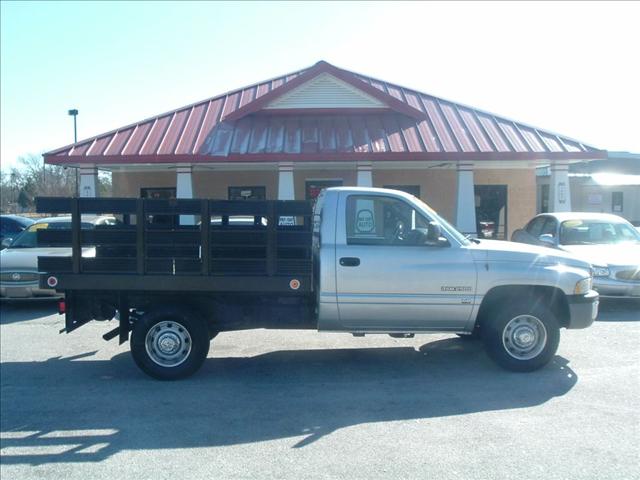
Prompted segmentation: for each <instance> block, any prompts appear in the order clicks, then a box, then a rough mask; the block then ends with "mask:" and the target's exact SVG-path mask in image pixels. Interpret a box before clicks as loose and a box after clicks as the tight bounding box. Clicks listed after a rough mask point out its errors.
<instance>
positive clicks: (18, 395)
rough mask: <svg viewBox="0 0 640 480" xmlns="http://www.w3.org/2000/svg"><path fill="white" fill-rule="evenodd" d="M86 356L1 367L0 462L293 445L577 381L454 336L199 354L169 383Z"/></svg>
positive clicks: (536, 400) (535, 396)
mask: <svg viewBox="0 0 640 480" xmlns="http://www.w3.org/2000/svg"><path fill="white" fill-rule="evenodd" d="M214 346H215V342H214ZM92 354H93V352H87V353H86V354H84V355H79V356H76V357H72V358H52V359H50V360H49V361H46V362H29V363H19V362H18V363H11V362H9V363H3V364H2V367H1V368H2V398H1V407H2V418H1V426H0V432H1V437H0V438H1V446H2V456H1V458H0V461H1V463H3V464H30V465H41V464H46V463H57V462H98V461H101V460H103V459H105V458H107V457H110V456H111V455H113V454H115V453H118V452H121V451H127V450H141V449H144V450H156V449H168V448H195V447H210V446H224V445H236V444H244V443H250V442H260V441H268V440H275V439H284V438H287V439H291V447H292V448H304V447H305V446H307V445H309V444H310V443H312V442H314V441H318V440H319V439H321V438H322V437H324V436H326V435H329V434H330V433H331V432H335V431H337V430H339V429H342V428H345V427H349V426H354V425H358V424H362V423H371V422H390V421H398V420H409V419H422V420H423V419H430V418H438V417H445V416H452V415H465V414H468V413H477V412H487V411H496V410H506V409H517V408H527V407H533V406H536V405H541V404H543V403H545V402H547V401H549V400H550V399H552V398H554V397H558V396H562V395H564V394H566V393H567V392H568V391H569V390H571V388H572V387H573V386H574V385H575V384H576V382H577V377H576V374H575V373H574V372H573V371H572V370H571V368H570V367H569V366H568V362H567V360H565V359H564V358H562V357H560V356H557V357H555V358H554V360H553V361H552V362H551V363H550V365H549V366H548V367H547V368H545V369H543V370H541V371H538V372H534V373H529V374H515V373H509V372H505V371H503V370H501V369H499V368H498V367H496V366H494V365H493V363H491V362H490V361H489V360H488V359H487V358H486V356H485V354H484V352H483V351H482V347H481V345H479V344H478V342H473V341H463V340H460V339H457V338H449V339H444V340H439V341H435V342H431V343H427V344H425V345H424V346H422V347H421V348H420V349H414V348H412V347H399V348H364V349H331V350H295V351H274V352H270V353H266V354H263V355H258V356H255V357H248V358H209V359H208V360H207V361H206V363H205V365H204V367H203V368H202V370H201V371H200V372H199V373H198V374H197V375H196V376H194V377H193V378H190V379H188V380H184V381H180V382H158V381H154V380H151V379H148V378H147V377H145V376H144V375H143V374H142V373H140V372H138V370H137V369H136V368H135V367H134V366H133V364H132V363H133V362H132V360H131V359H130V356H129V354H128V353H121V354H118V355H116V356H115V357H114V358H113V359H111V360H107V361H103V360H95V359H92V358H91V357H92ZM425 441H428V439H426V438H425Z"/></svg>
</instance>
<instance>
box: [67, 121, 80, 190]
mask: <svg viewBox="0 0 640 480" xmlns="http://www.w3.org/2000/svg"><path fill="white" fill-rule="evenodd" d="M67 113H68V114H69V115H71V116H72V117H73V143H78V124H77V122H76V119H77V117H78V109H77V108H73V109H71V110H69V111H68V112H67ZM78 196H79V187H78V167H76V197H78Z"/></svg>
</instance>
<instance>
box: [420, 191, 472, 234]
mask: <svg viewBox="0 0 640 480" xmlns="http://www.w3.org/2000/svg"><path fill="white" fill-rule="evenodd" d="M413 201H414V202H416V203H419V204H420V206H421V207H422V208H423V209H424V210H426V212H427V214H428V215H429V216H430V217H431V218H432V219H433V220H434V221H436V222H438V223H439V224H440V226H441V227H442V229H443V230H444V231H446V232H447V233H448V234H449V235H451V236H452V237H453V238H455V239H456V240H457V241H458V242H460V243H461V244H462V245H469V243H470V242H469V240H468V239H467V238H466V237H465V236H464V235H463V234H461V233H460V232H459V231H458V230H457V229H456V227H454V226H453V225H451V224H450V223H449V222H447V221H446V220H445V219H444V218H442V217H441V216H440V215H438V213H437V212H436V211H435V210H434V209H432V208H431V207H430V206H429V205H427V204H426V203H424V202H423V201H422V200H420V199H419V198H417V197H414V200H413Z"/></svg>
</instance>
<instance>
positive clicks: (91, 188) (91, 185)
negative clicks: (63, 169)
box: [78, 165, 98, 197]
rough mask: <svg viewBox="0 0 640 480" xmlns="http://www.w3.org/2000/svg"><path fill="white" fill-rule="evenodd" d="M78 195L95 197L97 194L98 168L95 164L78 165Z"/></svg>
mask: <svg viewBox="0 0 640 480" xmlns="http://www.w3.org/2000/svg"><path fill="white" fill-rule="evenodd" d="M78 173H79V174H80V186H79V187H78V188H79V189H80V191H79V192H78V196H80V197H97V196H98V169H97V168H96V166H95V165H87V166H83V167H80V172H78Z"/></svg>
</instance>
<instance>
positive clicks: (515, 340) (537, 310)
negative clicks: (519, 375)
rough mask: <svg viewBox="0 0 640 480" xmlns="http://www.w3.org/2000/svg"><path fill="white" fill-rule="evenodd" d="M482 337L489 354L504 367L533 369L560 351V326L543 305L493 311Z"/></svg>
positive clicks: (517, 369)
mask: <svg viewBox="0 0 640 480" xmlns="http://www.w3.org/2000/svg"><path fill="white" fill-rule="evenodd" d="M482 339H483V342H484V345H485V348H486V350H487V353H488V354H489V356H490V357H491V358H492V359H493V360H494V361H495V362H496V363H497V364H498V365H500V366H501V367H503V368H506V369H507V370H512V371H515V372H531V371H534V370H538V369H539V368H542V367H544V366H545V365H546V364H547V363H549V361H550V360H551V358H553V356H554V355H555V354H556V351H557V350H558V344H559V343H560V328H559V327H558V321H557V319H556V317H555V315H554V314H553V312H552V311H551V310H550V309H549V308H547V307H546V306H544V305H540V304H537V303H531V304H530V308H522V307H515V306H514V307H507V308H505V309H504V310H498V311H494V314H493V315H490V316H489V319H488V321H487V322H485V323H484V324H483V329H482Z"/></svg>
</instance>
